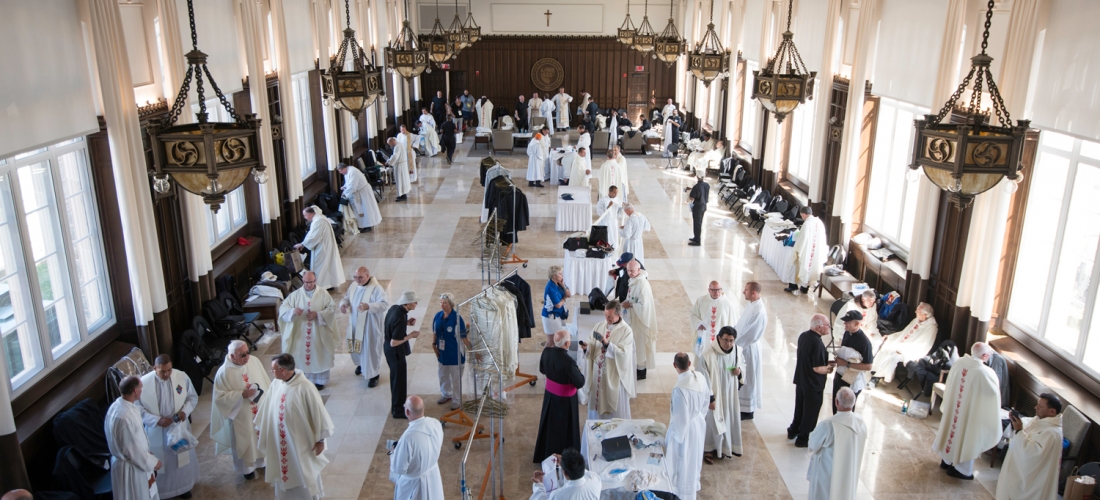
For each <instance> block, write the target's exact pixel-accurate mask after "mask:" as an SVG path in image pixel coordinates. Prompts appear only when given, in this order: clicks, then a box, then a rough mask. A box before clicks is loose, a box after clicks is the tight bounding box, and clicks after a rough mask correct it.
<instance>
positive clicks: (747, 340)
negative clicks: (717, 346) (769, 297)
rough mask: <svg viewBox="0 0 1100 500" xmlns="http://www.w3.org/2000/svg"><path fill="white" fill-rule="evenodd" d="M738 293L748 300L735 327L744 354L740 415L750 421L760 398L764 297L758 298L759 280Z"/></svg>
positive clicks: (766, 314) (764, 316)
mask: <svg viewBox="0 0 1100 500" xmlns="http://www.w3.org/2000/svg"><path fill="white" fill-rule="evenodd" d="M741 294H742V295H743V296H744V297H745V300H747V301H748V302H749V303H748V304H747V305H745V309H743V310H742V311H741V318H740V319H738V320H737V324H736V325H734V327H733V328H734V329H735V330H737V345H738V346H739V347H741V350H742V354H744V363H743V364H744V367H745V368H744V370H742V372H743V373H744V374H745V387H743V388H742V389H741V392H740V399H741V418H742V420H751V419H752V414H753V412H755V411H756V410H757V409H758V408H760V404H761V402H762V401H763V397H762V393H763V389H762V386H763V383H764V375H763V370H761V366H760V363H761V361H760V345H759V343H760V339H762V338H763V337H764V330H766V329H767V328H768V312H767V311H765V310H764V299H762V298H761V297H760V283H757V282H755V281H750V282H748V283H745V288H744V290H742V291H741Z"/></svg>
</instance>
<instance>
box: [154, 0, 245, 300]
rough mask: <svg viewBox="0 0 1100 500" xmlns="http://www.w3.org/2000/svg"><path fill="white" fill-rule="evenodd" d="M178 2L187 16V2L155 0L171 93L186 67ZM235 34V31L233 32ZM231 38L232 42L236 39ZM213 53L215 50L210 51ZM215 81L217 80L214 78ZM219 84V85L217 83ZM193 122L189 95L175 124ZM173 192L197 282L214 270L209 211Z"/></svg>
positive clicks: (189, 263) (199, 200)
mask: <svg viewBox="0 0 1100 500" xmlns="http://www.w3.org/2000/svg"><path fill="white" fill-rule="evenodd" d="M181 2H183V3H184V5H185V7H184V9H183V12H184V13H185V14H186V12H187V10H186V2H184V1H183V0H178V1H177V0H157V7H158V8H159V10H160V29H161V30H162V32H161V40H162V42H163V43H164V57H165V58H166V59H167V60H166V61H165V64H163V67H164V69H165V75H164V80H165V82H167V83H168V87H169V88H171V89H172V91H173V92H179V88H180V84H181V83H183V75H184V71H185V68H186V67H187V64H186V62H185V60H184V57H183V54H184V52H185V49H184V46H183V45H182V40H183V38H181V35H180V30H181V29H182V28H183V26H187V24H186V19H182V20H181V19H179V18H178V17H177V15H178V13H179V12H180V10H178V8H177V7H178V6H177V4H178V3H181ZM196 14H197V13H196ZM181 22H184V24H182V25H181V24H180V23H181ZM196 22H198V20H196ZM188 29H190V28H188ZM235 32H236V30H234V33H235ZM188 34H190V31H188ZM233 38H234V41H235V40H236V36H234V37H233ZM200 47H201V46H200ZM190 50H191V48H190V47H187V48H186V51H190ZM208 50H209V49H208ZM212 52H215V51H213V50H212ZM210 72H211V73H213V72H214V70H213V69H210ZM214 78H219V77H218V76H217V75H215V76H214ZM204 85H205V86H206V88H207V89H209V85H208V82H206V81H205V79H204ZM219 85H221V84H220V82H219ZM194 88H195V84H194V81H192V84H191V89H192V91H193V90H194ZM172 97H173V98H174V97H175V96H174V95H173V96H172ZM226 97H228V95H227V96H226ZM169 100H170V101H171V100H172V99H169ZM192 121H194V115H193V114H192V113H191V99H190V96H188V98H187V101H186V102H185V103H184V107H183V112H181V113H180V115H179V118H178V119H177V120H176V123H191V122H192ZM176 192H177V193H179V197H180V212H181V216H182V219H183V239H184V241H185V242H186V244H187V257H188V258H187V273H188V275H189V276H190V278H191V281H198V280H199V277H200V276H203V275H205V274H206V273H209V272H210V271H211V270H212V269H214V263H213V260H212V259H211V257H210V229H209V228H208V227H207V221H206V218H207V217H209V216H208V215H207V212H208V211H209V210H210V208H209V207H208V206H207V205H206V203H204V202H203V201H202V198H201V197H199V196H198V195H194V194H191V193H188V192H186V191H184V190H183V189H176Z"/></svg>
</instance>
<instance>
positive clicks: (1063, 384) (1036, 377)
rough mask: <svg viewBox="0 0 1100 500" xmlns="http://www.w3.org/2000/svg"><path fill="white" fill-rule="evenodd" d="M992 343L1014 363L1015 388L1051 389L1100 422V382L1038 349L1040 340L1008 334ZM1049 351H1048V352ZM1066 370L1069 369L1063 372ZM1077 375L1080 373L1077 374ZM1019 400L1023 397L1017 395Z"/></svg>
mask: <svg viewBox="0 0 1100 500" xmlns="http://www.w3.org/2000/svg"><path fill="white" fill-rule="evenodd" d="M991 333H995V334H998V335H1004V336H1003V337H1001V338H998V339H996V340H991V341H990V342H989V344H990V345H992V346H993V347H994V348H996V349H997V351H998V352H1000V353H1001V355H1003V356H1004V357H1005V358H1007V359H1008V360H1009V361H1010V362H1011V366H1010V373H1011V375H1012V377H1013V380H1014V382H1015V385H1016V386H1017V387H1020V388H1022V389H1026V390H1028V391H1029V392H1035V394H1036V395H1037V394H1038V392H1041V391H1043V390H1050V391H1052V392H1054V393H1055V394H1057V395H1058V396H1059V397H1061V398H1063V399H1065V400H1066V402H1067V403H1069V404H1072V405H1073V406H1074V407H1075V408H1077V409H1078V410H1079V411H1080V412H1081V413H1082V414H1084V415H1085V416H1086V417H1088V418H1089V420H1092V421H1093V422H1100V383H1098V382H1097V381H1096V380H1095V379H1093V378H1092V377H1089V376H1086V375H1085V374H1084V373H1083V372H1080V371H1079V370H1077V369H1076V367H1073V366H1072V365H1071V364H1069V363H1067V362H1066V361H1065V360H1064V359H1062V358H1061V357H1059V356H1057V355H1056V354H1054V353H1053V352H1050V351H1049V349H1046V348H1044V347H1042V346H1036V345H1035V344H1038V341H1037V340H1036V339H1033V338H1030V337H1027V336H1026V334H1024V335H1022V336H1023V337H1025V338H1018V334H1015V333H1010V332H1006V331H1000V330H995V331H993V332H991ZM1044 351H1046V352H1044ZM1062 367H1068V370H1067V369H1063V368H1062ZM1074 372H1077V373H1074ZM1015 397H1016V398H1017V399H1019V395H1018V394H1017V395H1016V396H1015Z"/></svg>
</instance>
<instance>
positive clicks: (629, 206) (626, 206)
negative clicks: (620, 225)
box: [623, 203, 634, 210]
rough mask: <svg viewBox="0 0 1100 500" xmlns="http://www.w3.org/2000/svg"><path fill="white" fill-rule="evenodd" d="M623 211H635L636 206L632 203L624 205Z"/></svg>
mask: <svg viewBox="0 0 1100 500" xmlns="http://www.w3.org/2000/svg"><path fill="white" fill-rule="evenodd" d="M623 210H634V205H632V204H630V203H623Z"/></svg>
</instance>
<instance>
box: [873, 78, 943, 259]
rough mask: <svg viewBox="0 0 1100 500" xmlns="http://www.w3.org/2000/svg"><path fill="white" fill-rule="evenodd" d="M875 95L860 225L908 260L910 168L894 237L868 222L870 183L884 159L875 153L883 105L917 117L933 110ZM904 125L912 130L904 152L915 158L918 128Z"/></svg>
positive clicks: (904, 179) (892, 153) (906, 176)
mask: <svg viewBox="0 0 1100 500" xmlns="http://www.w3.org/2000/svg"><path fill="white" fill-rule="evenodd" d="M873 99H875V100H876V101H877V104H876V106H875V118H874V122H875V127H874V133H873V134H872V140H873V141H874V142H873V143H872V148H871V155H870V163H869V165H868V168H867V173H866V179H865V185H866V187H865V190H864V203H863V205H864V209H863V214H862V224H861V225H862V228H863V231H865V232H867V233H870V234H872V235H874V236H876V237H878V238H879V239H881V240H882V242H883V244H884V246H885V247H886V248H887V249H888V250H890V251H891V252H893V253H894V254H895V255H897V256H898V257H899V258H900V259H901V260H904V261H908V260H909V250H910V246H909V245H903V244H902V243H901V241H900V239H899V237H900V236H902V235H903V234H904V231H902V228H903V227H904V226H905V205H906V204H907V202H908V201H909V200H907V197H906V193H907V192H908V191H909V189H910V188H912V187H914V186H910V184H911V183H910V181H909V179H908V170H907V171H906V172H907V173H906V175H903V176H902V179H901V181H902V182H904V183H905V185H904V187H903V188H902V196H901V201H900V206H901V209H900V213H899V215H898V221H897V223H898V230H899V231H898V237H895V236H894V235H891V234H888V233H887V232H886V230H884V229H880V228H877V227H875V226H874V225H873V224H871V223H869V222H868V220H867V214H868V213H869V212H870V209H869V207H870V205H871V187H872V184H873V183H874V180H875V167H876V165H882V164H883V163H882V160H879V161H876V158H875V157H876V153H878V151H879V131H880V130H881V129H882V125H883V123H882V119H883V115H884V114H885V113H884V112H883V109H884V108H885V107H887V106H890V107H893V108H894V109H895V112H896V111H897V110H899V109H900V110H904V111H906V112H909V113H911V114H912V115H913V116H914V117H917V116H923V115H925V114H928V113H930V111H929V110H928V109H927V108H923V107H921V106H919V105H916V104H912V103H908V102H905V101H899V100H897V99H891V98H889V97H883V96H873ZM898 124H899V123H898V121H897V118H896V115H895V119H894V121H893V122H892V123H891V125H892V126H894V127H896V126H898ZM903 125H904V126H906V127H908V129H910V130H911V132H910V134H909V141H908V143H907V146H906V150H905V155H904V156H903V158H906V159H909V158H912V155H913V143H914V141H915V140H916V132H915V130H913V129H912V125H911V124H908V122H907V124H903ZM894 130H896V129H894ZM895 147H897V146H896V145H893V146H892V147H891V149H890V151H889V152H890V154H891V155H894V154H896V151H895V150H894V148H895ZM889 161H890V159H889V158H886V159H885V162H889ZM886 168H888V167H886ZM906 168H908V165H906ZM880 171H888V170H880ZM891 177H892V176H891ZM890 180H892V179H888V180H887V182H889V181H890ZM913 195H914V196H918V194H917V193H916V192H914V193H913ZM918 208H919V207H915V208H914V210H916V209H918ZM915 214H916V212H915V211H914V214H913V215H914V217H915ZM910 244H912V242H910Z"/></svg>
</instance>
